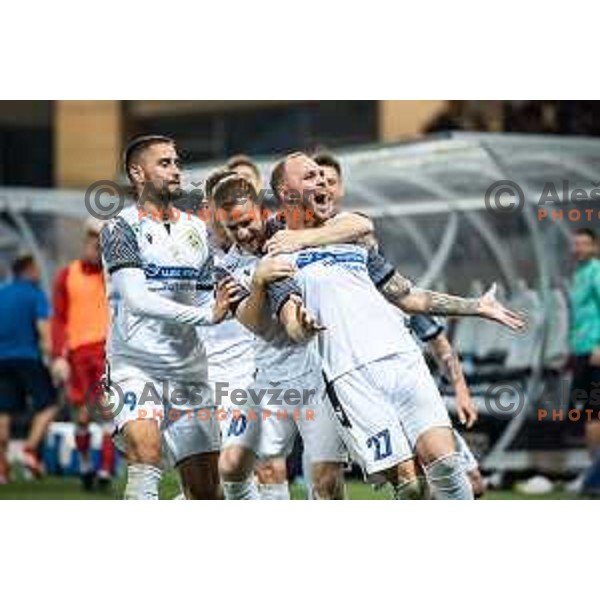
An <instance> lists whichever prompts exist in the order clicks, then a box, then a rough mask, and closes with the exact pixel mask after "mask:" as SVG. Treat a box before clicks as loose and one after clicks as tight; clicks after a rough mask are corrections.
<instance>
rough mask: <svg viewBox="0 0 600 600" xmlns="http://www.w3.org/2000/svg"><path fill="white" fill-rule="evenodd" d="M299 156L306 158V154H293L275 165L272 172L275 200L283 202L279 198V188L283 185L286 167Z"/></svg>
mask: <svg viewBox="0 0 600 600" xmlns="http://www.w3.org/2000/svg"><path fill="white" fill-rule="evenodd" d="M297 156H304V152H292V153H291V154H288V155H287V156H284V157H283V158H282V159H281V160H279V161H278V162H277V163H275V166H274V167H273V170H272V171H271V181H270V185H271V190H273V194H274V195H275V198H277V200H279V201H280V202H281V198H280V197H279V191H278V190H279V188H280V187H281V184H282V183H283V179H284V177H285V167H286V165H287V161H288V160H290V159H291V158H296V157H297Z"/></svg>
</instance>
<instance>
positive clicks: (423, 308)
mask: <svg viewBox="0 0 600 600" xmlns="http://www.w3.org/2000/svg"><path fill="white" fill-rule="evenodd" d="M409 283H410V282H408V280H407V279H405V278H404V277H402V276H401V275H400V274H398V273H394V275H392V276H391V277H390V278H389V279H388V280H387V281H386V282H385V283H384V284H383V285H382V286H381V288H380V289H381V292H382V293H383V295H384V296H385V297H386V298H387V300H389V301H390V302H391V303H392V304H395V305H396V306H398V307H399V308H401V309H402V310H403V311H405V312H407V313H409V314H427V315H440V316H454V317H481V318H483V319H488V320H490V321H496V322H497V323H500V324H502V325H505V326H506V327H509V328H510V329H515V330H517V331H519V330H523V329H524V328H525V320H524V319H523V317H522V316H521V315H519V314H517V313H515V312H513V311H512V310H510V309H508V308H507V307H505V306H504V305H503V304H502V303H501V302H499V301H498V300H497V299H496V284H493V285H492V286H491V287H490V289H489V290H488V291H487V292H486V293H485V294H483V296H481V297H480V298H462V297H460V296H451V295H450V294H442V293H440V292H434V291H432V290H421V289H417V288H412V287H410V286H409Z"/></svg>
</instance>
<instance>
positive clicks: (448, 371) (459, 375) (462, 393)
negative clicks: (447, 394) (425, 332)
mask: <svg viewBox="0 0 600 600" xmlns="http://www.w3.org/2000/svg"><path fill="white" fill-rule="evenodd" d="M427 346H428V348H429V350H430V352H431V354H432V355H433V357H434V359H435V360H436V362H437V363H438V365H439V368H440V370H441V372H442V373H443V374H444V375H445V377H446V378H447V379H448V381H449V382H450V383H451V385H452V387H453V389H454V393H455V401H456V413H457V416H458V420H459V421H460V423H461V424H462V425H465V426H466V427H467V429H469V428H471V427H472V426H473V425H474V424H475V422H476V421H477V419H478V416H479V415H478V411H477V406H476V405H475V403H474V402H473V398H472V397H471V393H470V391H469V387H468V385H467V382H466V380H465V375H464V373H463V370H462V366H461V364H460V359H459V358H458V356H457V354H456V352H455V351H454V349H453V348H452V346H451V344H450V341H449V340H448V338H447V337H446V334H445V333H440V334H439V335H438V336H437V337H435V338H434V339H432V340H431V341H430V342H429V343H428V345H427Z"/></svg>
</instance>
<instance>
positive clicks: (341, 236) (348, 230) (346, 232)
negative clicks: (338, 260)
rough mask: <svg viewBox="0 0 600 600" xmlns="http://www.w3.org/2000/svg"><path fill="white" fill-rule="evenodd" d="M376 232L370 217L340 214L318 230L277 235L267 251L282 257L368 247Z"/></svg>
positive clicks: (303, 230) (288, 230) (270, 240)
mask: <svg viewBox="0 0 600 600" xmlns="http://www.w3.org/2000/svg"><path fill="white" fill-rule="evenodd" d="M373 232H374V227H373V222H372V221H371V219H369V218H368V217H365V216H364V215H359V214H357V213H349V212H347V213H339V214H338V215H336V216H334V217H332V218H331V219H329V220H328V221H326V222H325V223H324V224H323V225H321V226H319V227H313V228H309V229H299V230H290V229H283V230H281V231H278V232H277V233H275V234H274V235H273V236H272V237H271V238H270V239H269V240H267V242H266V244H265V251H266V252H268V253H269V254H283V253H286V252H296V251H298V250H302V249H303V248H310V247H315V246H326V245H328V244H344V243H357V242H360V243H366V242H367V241H370V240H372V239H374V236H373Z"/></svg>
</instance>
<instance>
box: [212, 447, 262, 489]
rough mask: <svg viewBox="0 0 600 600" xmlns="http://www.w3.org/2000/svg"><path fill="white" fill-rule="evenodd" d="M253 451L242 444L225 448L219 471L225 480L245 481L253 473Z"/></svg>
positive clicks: (220, 459)
mask: <svg viewBox="0 0 600 600" xmlns="http://www.w3.org/2000/svg"><path fill="white" fill-rule="evenodd" d="M253 459H254V457H253V455H252V453H251V452H250V451H249V450H248V449H246V448H243V447H241V446H231V447H229V448H225V449H224V450H223V451H222V452H221V456H220V457H219V473H220V475H221V477H222V478H223V480H224V481H243V480H244V479H246V478H247V477H249V476H250V474H251V473H252V466H253V462H254V460H253Z"/></svg>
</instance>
